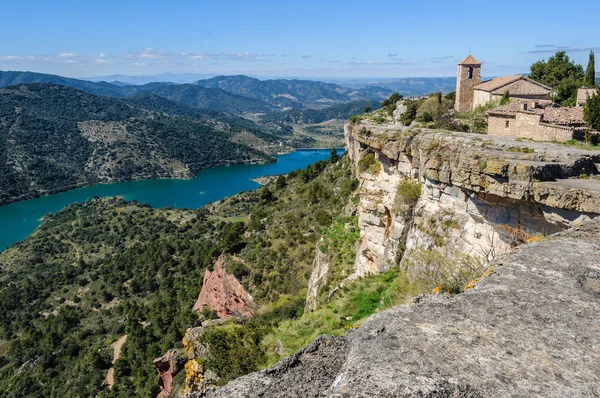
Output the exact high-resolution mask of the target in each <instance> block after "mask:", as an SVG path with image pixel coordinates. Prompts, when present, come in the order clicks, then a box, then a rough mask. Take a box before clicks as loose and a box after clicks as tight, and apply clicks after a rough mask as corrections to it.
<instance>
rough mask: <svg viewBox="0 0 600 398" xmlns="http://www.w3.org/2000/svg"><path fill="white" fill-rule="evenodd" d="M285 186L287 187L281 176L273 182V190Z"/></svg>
mask: <svg viewBox="0 0 600 398" xmlns="http://www.w3.org/2000/svg"><path fill="white" fill-rule="evenodd" d="M286 185H287V181H286V178H285V176H284V175H283V174H282V175H280V176H279V177H277V180H275V188H277V190H278V191H280V190H282V189H283V188H285V186H286Z"/></svg>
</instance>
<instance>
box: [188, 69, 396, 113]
mask: <svg viewBox="0 0 600 398" xmlns="http://www.w3.org/2000/svg"><path fill="white" fill-rule="evenodd" d="M194 84H195V85H197V86H201V87H207V88H220V89H222V90H225V91H228V92H230V93H234V94H238V95H242V96H245V97H250V98H256V99H258V100H261V101H264V102H267V103H270V104H272V105H274V106H277V107H280V108H285V107H293V108H303V107H305V106H308V107H320V108H323V107H325V106H329V105H334V104H338V103H345V102H350V101H356V100H383V99H385V98H387V97H389V96H390V95H391V94H392V93H393V91H391V90H389V89H385V88H381V87H367V88H357V89H354V88H348V87H342V86H339V85H337V84H333V83H323V82H319V81H310V80H295V79H294V80H285V79H276V80H259V79H255V78H252V77H248V76H243V75H239V76H216V77H213V78H212V79H207V80H199V81H197V82H195V83H194Z"/></svg>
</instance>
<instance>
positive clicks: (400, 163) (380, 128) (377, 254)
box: [345, 124, 600, 277]
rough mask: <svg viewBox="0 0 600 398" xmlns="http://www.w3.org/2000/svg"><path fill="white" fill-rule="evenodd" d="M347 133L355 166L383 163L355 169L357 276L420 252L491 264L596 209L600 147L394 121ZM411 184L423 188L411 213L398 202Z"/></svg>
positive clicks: (348, 129) (349, 129)
mask: <svg viewBox="0 0 600 398" xmlns="http://www.w3.org/2000/svg"><path fill="white" fill-rule="evenodd" d="M345 136H346V145H347V150H348V152H349V155H350V158H351V160H352V162H353V163H354V164H355V165H357V164H358V163H359V161H360V160H361V159H362V158H363V157H364V156H365V155H366V154H368V153H373V154H374V155H375V157H376V159H377V161H379V162H380V163H381V167H380V168H379V171H378V172H376V173H374V172H373V170H377V168H375V169H373V168H370V169H367V170H365V171H364V172H359V173H357V174H358V177H359V179H360V187H359V196H360V204H359V206H358V211H357V214H358V217H359V227H360V229H361V246H360V247H359V248H358V250H357V257H356V264H355V273H354V275H353V277H360V276H363V275H366V274H372V273H378V272H381V271H384V270H387V269H391V268H393V267H395V266H397V265H398V264H402V263H403V262H405V261H406V259H407V258H408V257H409V255H410V253H411V252H412V251H413V250H415V249H423V250H428V249H431V248H438V249H440V250H442V251H444V252H445V253H447V254H448V255H451V254H452V253H451V252H457V253H461V254H466V255H469V256H472V257H475V258H479V259H482V260H484V261H485V262H489V261H491V260H493V259H494V258H496V257H498V256H499V255H501V254H503V253H506V252H507V251H508V250H510V248H511V247H514V246H516V245H518V244H521V243H524V242H526V241H528V240H530V239H537V238H538V237H540V236H546V235H550V234H552V233H555V232H558V231H561V230H564V229H566V228H569V227H571V226H573V225H578V224H580V223H581V222H583V221H586V220H589V219H591V218H594V217H596V216H597V215H598V213H600V180H597V179H594V178H587V177H588V176H590V175H597V174H598V167H597V165H598V164H599V163H600V152H597V151H585V150H580V149H575V148H569V147H565V146H561V145H558V144H551V143H539V142H536V143H533V142H521V141H518V140H516V139H512V138H506V137H489V136H485V135H477V134H467V133H452V132H443V131H433V130H420V131H416V130H410V129H407V128H405V127H398V126H394V125H368V124H361V125H347V126H346V127H345ZM357 170H358V168H357ZM580 176H584V177H586V178H578V177H580ZM405 181H410V182H414V183H416V184H421V195H420V197H419V198H418V201H416V203H413V204H412V205H411V206H409V207H407V206H405V205H402V204H401V201H399V199H401V198H400V197H399V195H400V194H399V193H398V187H399V185H400V184H401V183H402V182H405Z"/></svg>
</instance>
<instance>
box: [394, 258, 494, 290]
mask: <svg viewBox="0 0 600 398" xmlns="http://www.w3.org/2000/svg"><path fill="white" fill-rule="evenodd" d="M404 267H405V269H406V271H407V274H408V278H409V280H410V283H411V284H415V285H419V286H422V287H423V288H425V289H428V290H431V289H433V288H435V287H439V290H440V291H443V292H447V293H460V292H462V291H463V290H464V288H465V286H466V285H467V284H468V283H469V282H470V281H472V280H473V279H475V278H477V277H479V276H481V274H482V273H483V271H484V268H485V267H484V263H483V262H482V261H481V260H480V259H477V258H474V257H471V256H468V255H465V254H463V253H460V252H458V251H455V250H452V249H447V248H445V249H439V248H433V249H430V250H425V249H417V250H413V251H412V252H410V254H408V258H407V260H406V262H405V264H404Z"/></svg>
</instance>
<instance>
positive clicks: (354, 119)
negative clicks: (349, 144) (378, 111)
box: [350, 115, 362, 124]
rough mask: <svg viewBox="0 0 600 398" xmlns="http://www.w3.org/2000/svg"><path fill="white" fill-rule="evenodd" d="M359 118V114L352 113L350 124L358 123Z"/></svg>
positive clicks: (360, 118)
mask: <svg viewBox="0 0 600 398" xmlns="http://www.w3.org/2000/svg"><path fill="white" fill-rule="evenodd" d="M361 120H362V117H361V116H360V115H354V116H352V117H351V118H350V124H359V123H360V121H361Z"/></svg>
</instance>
